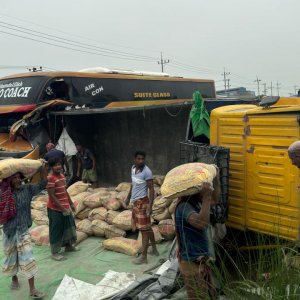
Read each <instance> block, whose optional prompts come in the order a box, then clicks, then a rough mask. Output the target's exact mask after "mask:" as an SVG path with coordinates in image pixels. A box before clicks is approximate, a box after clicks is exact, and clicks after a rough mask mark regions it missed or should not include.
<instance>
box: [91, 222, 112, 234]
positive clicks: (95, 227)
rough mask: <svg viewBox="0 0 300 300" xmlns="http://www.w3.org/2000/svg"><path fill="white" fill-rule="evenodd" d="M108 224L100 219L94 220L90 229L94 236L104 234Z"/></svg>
mask: <svg viewBox="0 0 300 300" xmlns="http://www.w3.org/2000/svg"><path fill="white" fill-rule="evenodd" d="M108 227H109V225H108V224H107V223H106V222H104V221H101V220H94V221H92V231H93V234H94V236H100V237H101V236H105V230H106V228H108Z"/></svg>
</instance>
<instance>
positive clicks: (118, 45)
mask: <svg viewBox="0 0 300 300" xmlns="http://www.w3.org/2000/svg"><path fill="white" fill-rule="evenodd" d="M0 15H1V16H4V17H7V18H11V19H14V20H18V21H21V22H23V23H28V24H33V25H35V26H39V27H42V28H46V29H50V30H52V31H56V32H60V33H63V34H65V35H69V36H73V37H77V38H81V39H84V40H87V41H93V42H97V43H99V41H98V40H95V39H91V38H87V37H86V36H83V35H78V34H74V33H70V32H66V31H63V30H61V29H58V28H54V27H50V26H45V25H41V24H38V23H34V22H31V21H28V20H25V19H21V18H17V17H13V16H10V15H7V14H3V13H0ZM21 28H23V27H21ZM101 43H104V42H103V41H101ZM104 44H107V45H114V46H117V47H121V48H127V49H132V50H142V51H149V49H147V50H145V49H138V48H133V47H128V46H124V45H120V44H114V43H104ZM103 49H105V48H103ZM112 51H113V50H112ZM154 51H155V50H152V51H151V52H154ZM155 52H156V51H155ZM124 53H126V52H124Z"/></svg>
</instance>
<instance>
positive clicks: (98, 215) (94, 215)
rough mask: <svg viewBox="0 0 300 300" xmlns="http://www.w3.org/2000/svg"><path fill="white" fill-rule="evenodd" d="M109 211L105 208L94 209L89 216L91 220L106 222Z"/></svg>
mask: <svg viewBox="0 0 300 300" xmlns="http://www.w3.org/2000/svg"><path fill="white" fill-rule="evenodd" d="M106 215H107V209H106V208H105V207H98V208H94V209H93V210H92V211H91V212H90V214H89V220H90V221H93V220H102V221H106Z"/></svg>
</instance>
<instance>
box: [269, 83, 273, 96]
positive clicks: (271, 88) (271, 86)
mask: <svg viewBox="0 0 300 300" xmlns="http://www.w3.org/2000/svg"><path fill="white" fill-rule="evenodd" d="M270 90H271V97H272V96H273V82H272V81H271V85H270Z"/></svg>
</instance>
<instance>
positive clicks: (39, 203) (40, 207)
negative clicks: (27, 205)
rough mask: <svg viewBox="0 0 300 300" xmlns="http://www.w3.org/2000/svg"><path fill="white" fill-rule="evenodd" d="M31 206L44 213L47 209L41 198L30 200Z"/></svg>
mask: <svg viewBox="0 0 300 300" xmlns="http://www.w3.org/2000/svg"><path fill="white" fill-rule="evenodd" d="M31 208H32V209H37V210H41V211H43V212H44V213H46V211H47V202H45V201H43V200H34V201H32V202H31Z"/></svg>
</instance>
